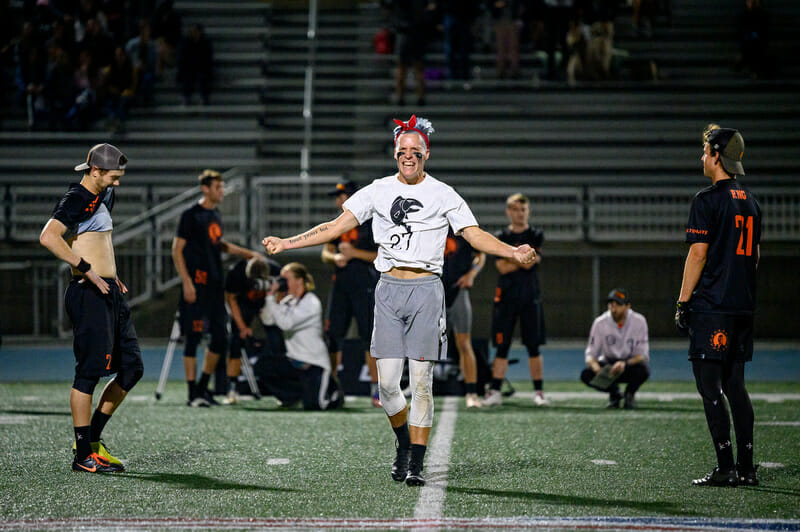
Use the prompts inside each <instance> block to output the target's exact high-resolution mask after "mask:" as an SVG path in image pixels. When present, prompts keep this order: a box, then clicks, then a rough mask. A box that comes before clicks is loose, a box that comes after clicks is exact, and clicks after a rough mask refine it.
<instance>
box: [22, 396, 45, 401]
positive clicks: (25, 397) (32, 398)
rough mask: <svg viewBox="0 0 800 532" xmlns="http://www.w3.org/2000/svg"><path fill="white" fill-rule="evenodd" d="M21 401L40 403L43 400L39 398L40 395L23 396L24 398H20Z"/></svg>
mask: <svg viewBox="0 0 800 532" xmlns="http://www.w3.org/2000/svg"><path fill="white" fill-rule="evenodd" d="M20 399H22V400H23V401H39V400H41V399H42V398H41V397H39V396H38V395H23V396H22V397H20Z"/></svg>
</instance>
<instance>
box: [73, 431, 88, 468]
mask: <svg viewBox="0 0 800 532" xmlns="http://www.w3.org/2000/svg"><path fill="white" fill-rule="evenodd" d="M73 428H74V429H75V455H76V456H77V458H78V460H83V459H84V458H86V457H87V456H89V455H90V454H92V445H91V443H90V442H89V437H90V435H91V430H92V426H91V425H86V426H85V427H73Z"/></svg>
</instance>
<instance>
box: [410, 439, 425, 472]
mask: <svg viewBox="0 0 800 532" xmlns="http://www.w3.org/2000/svg"><path fill="white" fill-rule="evenodd" d="M427 448H428V447H427V446H426V445H417V444H416V443H412V444H411V463H412V464H415V465H418V466H419V467H420V468H421V467H422V463H423V461H424V460H425V450H426V449H427Z"/></svg>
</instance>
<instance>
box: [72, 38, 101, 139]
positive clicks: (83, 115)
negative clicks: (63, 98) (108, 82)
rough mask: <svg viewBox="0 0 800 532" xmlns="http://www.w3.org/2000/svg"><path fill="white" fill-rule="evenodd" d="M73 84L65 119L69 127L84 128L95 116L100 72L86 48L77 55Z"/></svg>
mask: <svg viewBox="0 0 800 532" xmlns="http://www.w3.org/2000/svg"><path fill="white" fill-rule="evenodd" d="M74 85H75V92H76V94H75V100H74V101H73V103H72V107H71V108H70V109H69V111H68V112H67V116H66V121H67V124H68V125H69V127H70V129H76V130H85V129H87V128H88V127H89V125H90V124H91V123H92V122H94V120H95V119H96V118H97V88H98V86H99V85H100V73H99V71H98V69H97V67H95V65H94V64H93V63H92V56H91V54H90V53H89V51H88V50H83V51H82V52H81V53H80V55H79V56H78V68H77V69H75V74H74Z"/></svg>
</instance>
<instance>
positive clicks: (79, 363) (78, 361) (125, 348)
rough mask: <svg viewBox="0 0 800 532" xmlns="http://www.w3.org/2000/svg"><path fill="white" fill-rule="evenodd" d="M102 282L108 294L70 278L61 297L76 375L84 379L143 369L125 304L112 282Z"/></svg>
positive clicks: (129, 314)
mask: <svg viewBox="0 0 800 532" xmlns="http://www.w3.org/2000/svg"><path fill="white" fill-rule="evenodd" d="M104 280H105V281H106V283H108V287H109V293H108V294H103V293H101V292H100V290H98V289H97V287H96V286H95V285H94V284H92V283H91V282H90V281H87V280H85V279H84V278H83V277H73V278H72V281H70V283H69V286H68V287H67V291H66V293H65V294H64V307H65V308H66V311H67V316H69V319H70V320H71V321H72V332H73V336H74V339H73V351H74V352H75V375H76V376H77V377H81V378H85V379H98V378H100V377H105V376H106V375H111V374H113V373H117V372H123V371H125V372H135V370H136V369H137V368H141V366H142V354H141V351H140V350H139V341H138V339H137V338H136V330H135V329H134V327H133V321H132V319H131V311H130V309H129V308H128V304H127V303H126V301H125V299H124V297H123V295H122V293H120V291H119V288H118V287H117V283H116V282H115V280H114V279H104Z"/></svg>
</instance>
